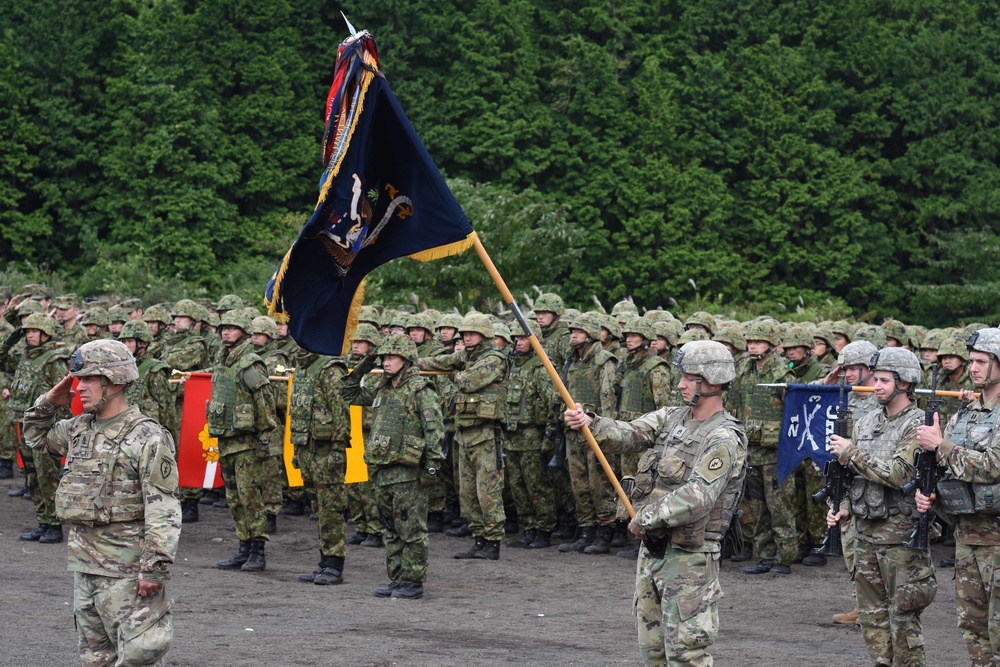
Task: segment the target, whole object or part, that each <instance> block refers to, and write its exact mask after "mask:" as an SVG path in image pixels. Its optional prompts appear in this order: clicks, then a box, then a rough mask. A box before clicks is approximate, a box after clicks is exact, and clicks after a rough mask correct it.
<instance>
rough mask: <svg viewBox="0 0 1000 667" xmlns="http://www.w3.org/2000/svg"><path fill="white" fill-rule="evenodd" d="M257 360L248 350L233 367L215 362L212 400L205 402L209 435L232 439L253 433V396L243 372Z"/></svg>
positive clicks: (258, 359) (258, 358)
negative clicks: (242, 434) (244, 380)
mask: <svg viewBox="0 0 1000 667" xmlns="http://www.w3.org/2000/svg"><path fill="white" fill-rule="evenodd" d="M258 361H261V358H260V357H258V356H257V355H256V354H254V353H253V352H249V351H248V352H245V353H243V354H241V355H240V357H239V359H237V360H236V363H235V364H233V365H232V366H226V365H225V364H216V366H215V369H214V371H213V374H212V400H211V401H209V403H208V434H209V435H211V436H212V437H214V438H231V437H233V436H236V435H239V434H241V433H252V432H253V428H254V414H253V397H252V396H251V395H250V391H249V390H248V389H247V387H246V385H245V384H244V383H243V373H244V372H245V371H246V370H247V369H249V368H250V367H251V366H253V365H254V363H255V362H258ZM262 363H263V362H262Z"/></svg>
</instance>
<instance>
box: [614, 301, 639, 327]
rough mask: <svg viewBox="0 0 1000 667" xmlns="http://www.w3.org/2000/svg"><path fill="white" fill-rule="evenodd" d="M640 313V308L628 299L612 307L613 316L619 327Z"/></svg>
mask: <svg viewBox="0 0 1000 667" xmlns="http://www.w3.org/2000/svg"><path fill="white" fill-rule="evenodd" d="M638 314H639V309H638V308H636V307H635V304H634V303H633V302H631V301H629V300H628V299H623V300H621V301H619V302H618V303H616V304H615V305H614V306H612V307H611V317H613V318H615V320H616V321H617V322H618V325H619V327H620V326H621V325H622V324H624V323H625V322H627V321H629V320H630V319H631V318H632V317H633V316H634V315H638Z"/></svg>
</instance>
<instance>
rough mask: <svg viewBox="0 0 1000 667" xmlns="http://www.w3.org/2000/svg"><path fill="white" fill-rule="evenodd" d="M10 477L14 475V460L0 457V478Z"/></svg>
mask: <svg viewBox="0 0 1000 667" xmlns="http://www.w3.org/2000/svg"><path fill="white" fill-rule="evenodd" d="M12 477H14V461H12V460H11V459H0V479H11V478H12Z"/></svg>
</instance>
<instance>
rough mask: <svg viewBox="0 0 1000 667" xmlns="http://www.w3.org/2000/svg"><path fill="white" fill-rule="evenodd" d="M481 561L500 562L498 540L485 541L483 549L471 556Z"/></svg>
mask: <svg viewBox="0 0 1000 667" xmlns="http://www.w3.org/2000/svg"><path fill="white" fill-rule="evenodd" d="M472 557H473V558H482V559H483V560H500V540H486V541H485V544H483V548H482V549H480V550H479V551H477V552H476V553H474V554H473V555H472Z"/></svg>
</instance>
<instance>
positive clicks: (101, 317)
mask: <svg viewBox="0 0 1000 667" xmlns="http://www.w3.org/2000/svg"><path fill="white" fill-rule="evenodd" d="M80 324H82V325H84V326H87V325H88V324H89V325H96V326H99V327H106V326H108V325H109V324H111V319H110V318H109V317H108V311H107V310H105V309H104V307H103V306H90V307H89V308H87V311H86V312H85V313H84V314H83V317H81V318H80Z"/></svg>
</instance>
